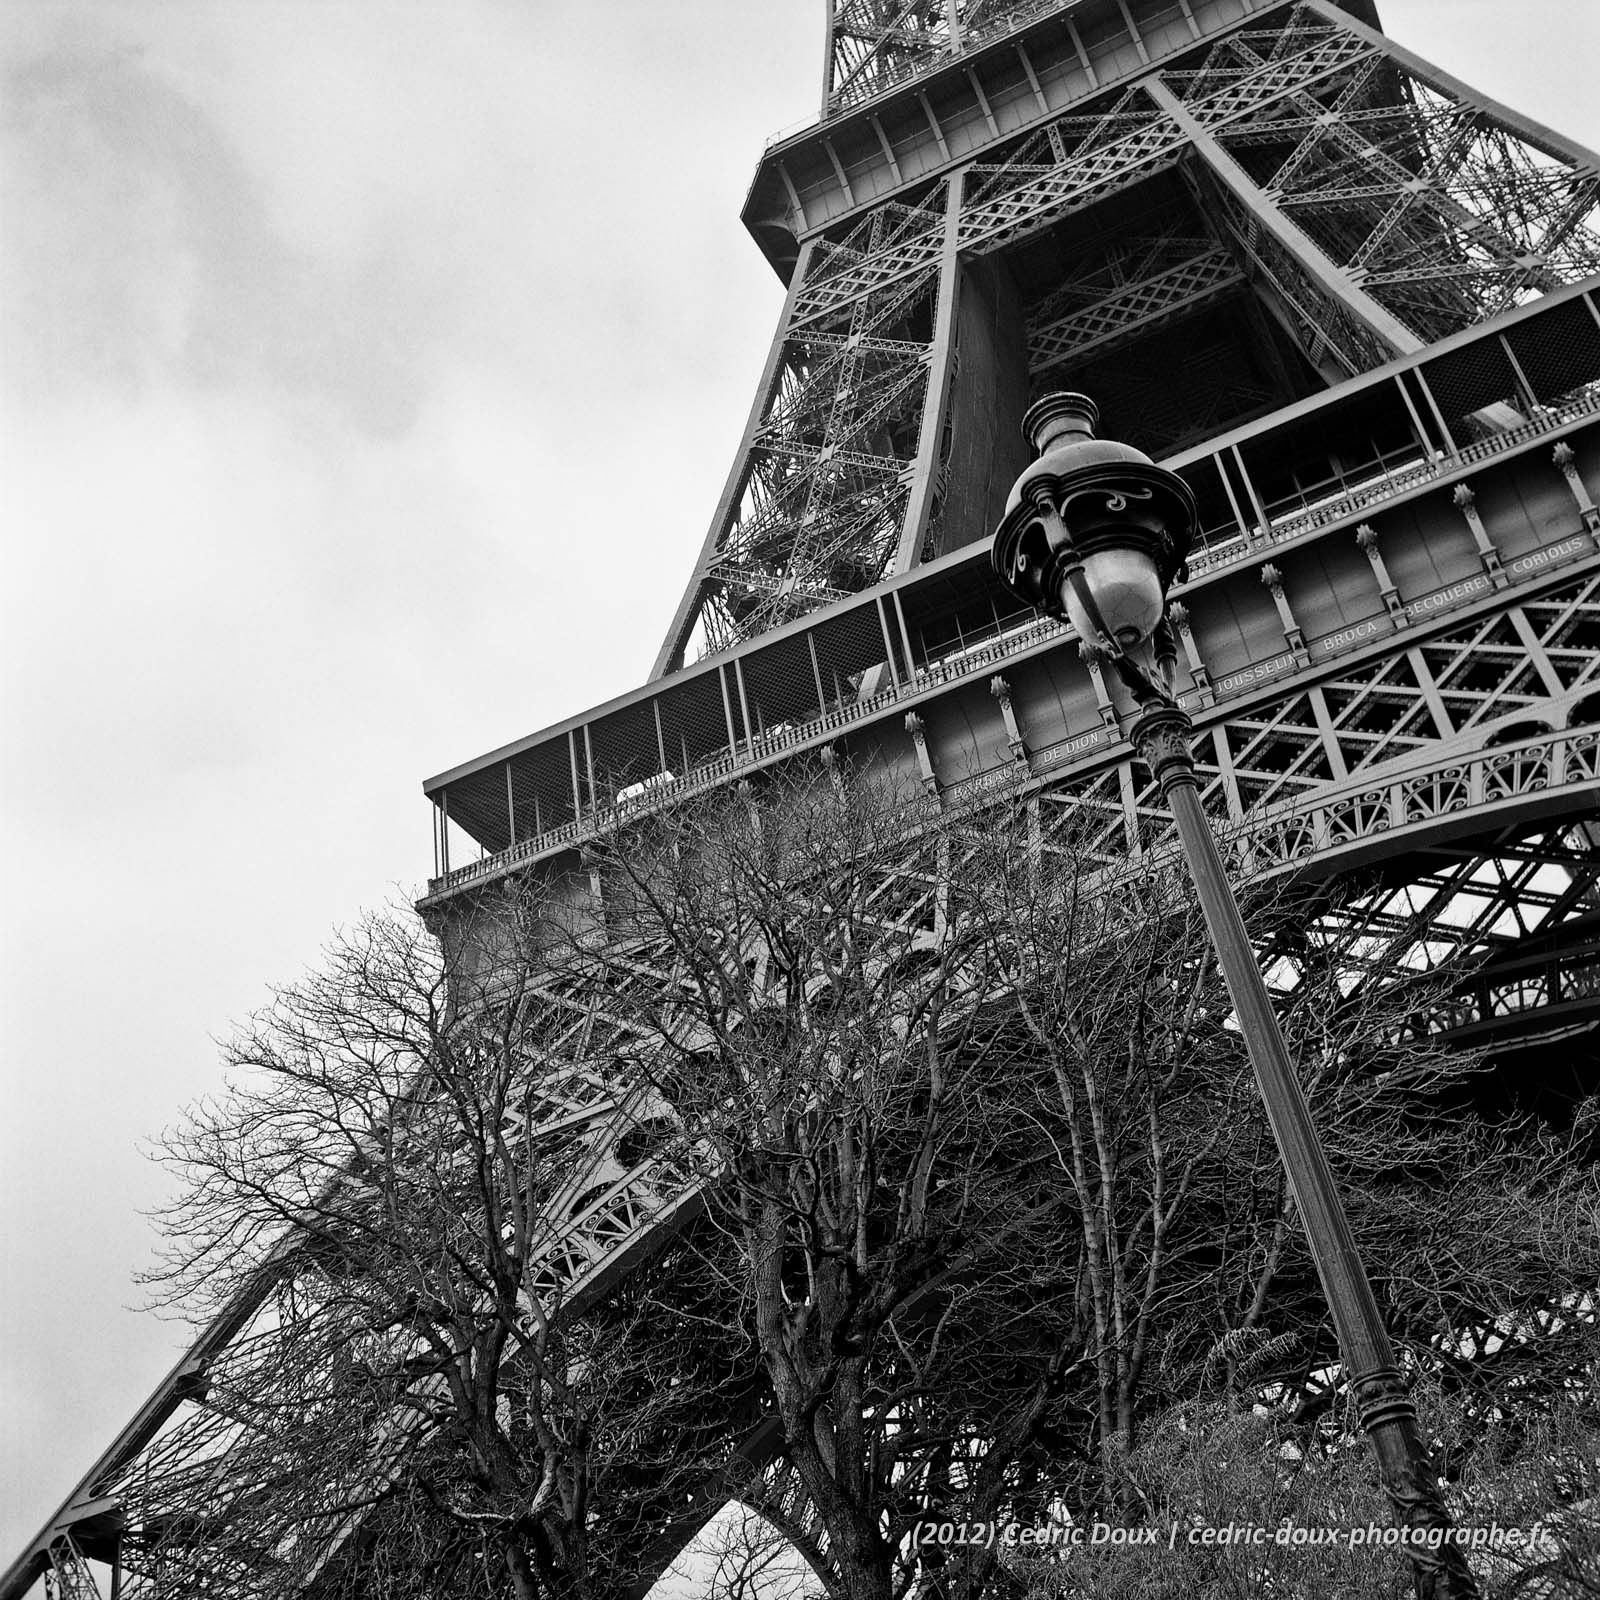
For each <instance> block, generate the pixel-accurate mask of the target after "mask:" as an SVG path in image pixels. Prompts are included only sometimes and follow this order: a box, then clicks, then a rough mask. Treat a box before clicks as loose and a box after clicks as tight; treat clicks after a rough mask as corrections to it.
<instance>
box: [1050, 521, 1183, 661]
mask: <svg viewBox="0 0 1600 1600" xmlns="http://www.w3.org/2000/svg"><path fill="white" fill-rule="evenodd" d="M1082 584H1083V587H1084V588H1085V589H1087V590H1088V592H1089V597H1090V599H1091V600H1092V601H1093V603H1094V608H1095V610H1096V611H1097V612H1098V613H1099V623H1098V625H1097V624H1096V621H1095V619H1094V618H1092V617H1091V616H1090V615H1089V613H1088V610H1087V609H1086V608H1085V606H1084V604H1083V602H1082V600H1081V599H1080V597H1079V593H1078V585H1077V584H1076V583H1074V582H1073V581H1072V580H1071V579H1070V578H1067V579H1063V581H1062V584H1061V601H1062V604H1063V606H1064V607H1065V608H1066V613H1067V620H1068V621H1069V622H1070V623H1071V624H1072V626H1073V628H1074V630H1075V631H1076V632H1077V635H1078V637H1079V638H1080V639H1099V638H1100V637H1101V636H1102V631H1103V632H1104V634H1105V635H1107V636H1109V638H1110V639H1112V640H1114V641H1115V642H1116V643H1117V644H1119V645H1120V646H1121V647H1122V648H1123V649H1124V650H1131V649H1133V648H1134V647H1135V646H1136V645H1139V644H1141V643H1143V642H1144V640H1146V639H1148V638H1149V637H1150V635H1151V634H1152V633H1154V632H1155V630H1156V628H1157V627H1158V626H1159V625H1160V622H1161V616H1162V609H1163V607H1162V583H1161V575H1160V574H1159V573H1158V572H1157V571H1156V564H1155V561H1154V560H1153V559H1152V557H1151V555H1150V552H1149V551H1148V550H1143V549H1136V548H1133V547H1130V546H1126V545H1125V546H1123V547H1121V548H1111V549H1104V550H1095V551H1092V552H1091V553H1090V554H1088V555H1086V556H1085V557H1084V558H1083V577H1082Z"/></svg>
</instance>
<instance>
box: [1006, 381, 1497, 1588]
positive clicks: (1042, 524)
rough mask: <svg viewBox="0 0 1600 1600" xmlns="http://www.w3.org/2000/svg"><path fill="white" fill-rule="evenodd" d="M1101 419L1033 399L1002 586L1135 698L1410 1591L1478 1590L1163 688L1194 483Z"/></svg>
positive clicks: (1141, 736) (1073, 400) (1061, 400)
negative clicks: (1398, 1540) (1072, 637)
mask: <svg viewBox="0 0 1600 1600" xmlns="http://www.w3.org/2000/svg"><path fill="white" fill-rule="evenodd" d="M1098 420H1099V413H1098V410H1097V408H1096V406H1095V404H1094V402H1093V401H1092V400H1090V399H1089V398H1088V397H1087V396H1085V395H1080V394H1066V393H1058V394H1051V395H1046V396H1045V398H1044V399H1042V400H1040V401H1039V402H1038V403H1037V404H1035V405H1034V406H1032V407H1031V408H1030V409H1029V411H1028V413H1027V415H1026V416H1025V417H1024V418H1023V423H1022V427H1023V432H1024V434H1025V435H1026V436H1027V437H1028V439H1029V441H1030V442H1031V443H1032V444H1033V446H1034V448H1035V449H1036V450H1037V451H1038V453H1039V459H1038V460H1036V461H1035V462H1034V463H1033V464H1032V465H1031V466H1029V467H1028V468H1026V469H1025V470H1024V472H1023V473H1022V475H1021V476H1020V477H1019V478H1018V479H1017V481H1016V483H1015V485H1013V487H1012V490H1011V495H1010V498H1009V499H1008V501H1007V504H1006V513H1005V516H1004V518H1003V519H1002V520H1001V523H1000V527H999V530H998V531H997V532H996V534H995V540H994V550H993V561H994V567H995V571H996V572H997V573H998V574H999V576H1000V579H1001V581H1002V582H1003V583H1005V584H1006V586H1007V587H1008V588H1009V589H1010V590H1011V591H1012V593H1013V594H1015V595H1017V596H1018V597H1019V598H1021V599H1023V600H1025V601H1026V602H1027V603H1028V604H1030V605H1032V606H1035V607H1037V608H1038V609H1040V610H1042V611H1045V612H1048V613H1049V614H1050V615H1052V616H1057V617H1062V616H1064V617H1065V618H1066V619H1067V620H1068V621H1070V622H1071V624H1072V625H1073V627H1074V628H1075V629H1076V630H1077V632H1078V635H1079V637H1080V638H1082V639H1083V640H1084V641H1085V642H1087V643H1088V644H1089V645H1090V646H1091V648H1096V649H1098V650H1100V651H1101V652H1102V653H1103V654H1104V655H1105V656H1106V657H1107V658H1108V659H1109V660H1110V662H1111V664H1112V665H1113V666H1114V667H1115V669H1116V671H1117V673H1118V675H1119V676H1120V677H1121V678H1122V681H1123V682H1124V683H1125V684H1126V685H1127V686H1128V689H1129V690H1130V692H1131V693H1132V695H1133V697H1134V699H1135V701H1136V702H1137V703H1138V706H1139V711H1138V715H1137V716H1136V717H1135V718H1134V721H1133V725H1132V728H1131V729H1130V738H1131V739H1132V742H1133V745H1134V748H1135V749H1136V750H1137V751H1138V752H1139V754H1140V756H1141V757H1142V758H1143V759H1144V760H1145V761H1146V762H1147V763H1148V765H1149V767H1150V769H1151V771H1152V773H1153V774H1154V776H1155V779H1156V781H1157V783H1158V784H1159V785H1160V788H1161V793H1162V795H1163V797H1164V798H1165V800H1166V802H1167V804H1168V805H1169V806H1170V807H1171V809H1172V814H1173V817H1174V819H1175V820H1176V822H1177V825H1178V836H1179V839H1180V840H1181V842H1182V845H1183V851H1184V855H1185V857H1186V858H1187V861H1188V864H1189V870H1190V873H1191V874H1192V875H1193V878H1194V883H1195V889H1196V891H1197V892H1198V894H1199V898H1200V905H1201V910H1202V911H1203V913H1204V915H1205V919H1206V926H1207V927H1208V928H1209V929H1210V932H1211V939H1212V942H1213V944H1214V945H1215V946H1216V951H1217V959H1218V963H1219V964H1220V966H1221V968H1222V973H1223V977H1224V978H1225V979H1226V981H1227V985H1228V994H1229V996H1230V998H1231V999H1232V1001H1233V1006H1234V1012H1235V1014H1236V1016H1237V1017H1238V1021H1239V1029H1240V1032H1241V1033H1242V1035H1243V1037H1244V1042H1245V1047H1246V1049H1247V1050H1248V1052H1249V1055H1250V1061H1251V1065H1252V1066H1253V1067H1254V1068H1255V1073H1256V1081H1257V1083H1258V1084H1259V1085H1260V1089H1261V1098H1262V1100H1263V1101H1264V1102H1265V1103H1266V1108H1267V1119H1268V1121H1269V1122H1270V1124H1271V1126H1272V1132H1273V1137H1274V1138H1275V1139H1276V1140H1277V1144H1278V1154H1279V1157H1280V1158H1281V1160H1282V1162H1283V1167H1284V1172H1285V1174H1286V1176H1287V1178H1288V1182H1289V1188H1290V1192H1291V1193H1292V1194H1293V1196H1294V1201H1295V1206H1296V1208H1297V1209H1298V1211H1299V1213H1300V1219H1301V1223H1302V1225H1303V1226H1304V1228H1305V1232H1306V1238H1307V1241H1308V1243H1309V1245H1310V1248H1311V1255H1312V1259H1313V1260H1314V1261H1315V1263H1316V1267H1317V1274H1318V1276H1319V1277H1320V1278H1321V1280H1322V1289H1323V1293H1324V1295H1325V1296H1326V1297H1327V1301H1328V1309H1329V1311H1330V1312H1331V1313H1332V1315H1333V1325H1334V1329H1335V1331H1336V1333H1337V1334H1338V1339H1339V1353H1340V1357H1341V1359H1342V1361H1343V1364H1344V1370H1345V1376H1346V1379H1347V1380H1348V1382H1349V1385H1350V1388H1351V1391H1352V1393H1353V1394H1354V1395H1355V1397H1356V1404H1357V1407H1358V1413H1359V1416H1360V1419H1361V1426H1362V1427H1363V1428H1364V1429H1365V1431H1366V1433H1367V1435H1368V1437H1369V1438H1370V1439H1371V1441H1372V1445H1373V1449H1374V1451H1375V1453H1376V1455H1377V1459H1378V1472H1379V1476H1380V1477H1381V1479H1382V1482H1383V1487H1384V1490H1385V1492H1386V1493H1387V1494H1388V1496H1389V1499H1390V1501H1391V1502H1392V1503H1393V1506H1394V1514H1395V1520H1396V1522H1397V1523H1398V1524H1399V1527H1400V1528H1401V1530H1403V1531H1402V1535H1401V1537H1402V1540H1403V1541H1404V1547H1405V1550H1406V1553H1407V1554H1408V1555H1409V1557H1410V1559H1411V1561H1412V1566H1413V1574H1414V1577H1415V1581H1416V1593H1417V1595H1418V1596H1419V1600H1474V1597H1476V1595H1477V1588H1476V1586H1475V1584H1474V1582H1473V1579H1472V1574H1471V1572H1470V1570H1469V1569H1468V1567H1467V1563H1466V1558H1465V1556H1464V1555H1463V1553H1462V1551H1461V1549H1460V1547H1459V1546H1458V1545H1455V1544H1453V1543H1450V1542H1448V1535H1449V1529H1450V1521H1449V1517H1448V1515H1447V1513H1446V1512H1445V1509H1444V1504H1443V1501H1442V1500H1441V1499H1440V1497H1439V1493H1438V1489H1437V1486H1436V1482H1435V1476H1434V1473H1433V1470H1432V1467H1431V1464H1430V1462H1429V1459H1428V1452H1427V1450H1426V1448H1425V1446H1424V1445H1423V1442H1422V1436H1421V1432H1420V1430H1419V1428H1418V1425H1417V1414H1416V1409H1415V1407H1414V1406H1413V1405H1412V1403H1411V1400H1410V1397H1409V1396H1408V1394H1407V1393H1406V1390H1405V1386H1404V1384H1403V1383H1402V1381H1401V1377H1400V1372H1399V1369H1398V1368H1397V1366H1396V1365H1395V1356H1394V1349H1393V1347H1392V1346H1391V1344H1390V1342H1389V1335H1388V1332H1387V1330H1386V1329H1385V1328H1384V1325H1383V1318H1382V1316H1381V1315H1380V1313H1379V1310H1378V1303H1377V1300H1376V1299H1375V1298H1374V1296H1373V1293H1372V1285H1371V1284H1370V1283H1369V1282H1368V1281H1367V1275H1366V1272H1365V1270H1364V1269H1363V1267H1362V1265H1361V1260H1360V1257H1359V1256H1358V1255H1357V1253H1356V1243H1355V1238H1354V1236H1353V1235H1352V1233H1351V1231H1350V1223H1349V1219H1348V1218H1347V1217H1346V1216H1345V1212H1344V1207H1343V1205H1342V1204H1341V1203H1340V1200H1339V1195H1338V1191H1337V1189H1336V1188H1335V1185H1334V1180H1333V1174H1332V1172H1331V1171H1330V1170H1329V1167H1328V1161H1327V1157H1326V1155H1325V1154H1324V1153H1323V1149H1322V1145H1321V1142H1320V1141H1319V1140H1318V1138H1317V1133H1316V1128H1315V1127H1314V1126H1313V1124H1312V1121H1311V1113H1310V1109H1309V1107H1308V1106H1307V1105H1306V1101H1305V1096H1304V1095H1303V1094H1302V1093H1301V1090H1300V1084H1299V1081H1298V1079H1297V1078H1296V1077H1295V1073H1294V1069H1293V1067H1292V1066H1291V1065H1290V1062H1289V1052H1288V1048H1287V1046H1286V1045H1285V1044H1284V1039H1283V1033H1282V1031H1281V1030H1280V1028H1279V1027H1278V1019H1277V1017H1276V1015H1275V1014H1274V1012H1273V1009H1272V1001H1271V999H1270V997H1269V996H1268V994H1267V986H1266V983H1265V981H1264V980H1263V978H1262V976H1261V970H1260V968H1259V967H1258V965H1257V964H1256V958H1255V952H1254V951H1253V950H1252V948H1251V946H1250V942H1249V939H1248V936H1247V935H1246V933H1245V928H1244V922H1243V919H1242V918H1241V917H1240V915H1239V905H1238V902H1237V900H1236V899H1235V898H1234V894H1233V890H1232V887H1231V886H1230V885H1229V883H1228V879H1227V875H1226V873H1225V872H1224V871H1223V866H1222V858H1221V856H1220V855H1219V853H1218V851H1217V843H1216V839H1215V838H1214V837H1213V835H1212V832H1211V828H1210V825H1209V824H1208V822H1207V821H1206V816H1205V812H1204V810H1203V809H1202V807H1201V804H1200V786H1199V782H1198V779H1197V777H1196V774H1195V765H1194V757H1193V756H1192V755H1191V754H1190V750H1189V740H1190V737H1191V736H1192V734H1193V731H1194V728H1193V724H1192V723H1191V722H1190V720H1189V718H1188V715H1187V714H1186V713H1185V712H1184V710H1183V709H1182V707H1181V706H1180V705H1179V704H1178V701H1177V699H1176V697H1175V695H1174V694H1173V688H1172V685H1173V675H1174V671H1175V669H1176V665H1177V649H1176V645H1175V642H1174V639H1173V634H1172V628H1171V625H1170V623H1169V622H1168V621H1167V617H1166V602H1167V590H1168V589H1169V588H1170V586H1171V584H1172V582H1173V580H1174V579H1175V578H1176V577H1178V576H1179V574H1180V573H1181V572H1183V570H1184V560H1185V558H1186V556H1187V555H1188V552H1189V545H1190V542H1191V540H1192V539H1193V536H1194V521H1195V501H1194V494H1193V492H1192V491H1191V490H1190V488H1189V486H1188V485H1187V484H1186V483H1185V482H1184V481H1183V479H1182V478H1180V477H1179V476H1178V475H1177V474H1176V473H1174V472H1169V471H1167V470H1166V469H1165V468H1162V467H1158V466H1156V465H1155V464H1154V463H1153V462H1152V461H1151V460H1150V458H1149V457H1148V456H1147V455H1145V454H1144V453H1143V452H1142V451H1139V450H1135V449H1134V448H1133V447H1132V446H1130V445H1125V444H1119V443H1116V442H1115V441H1112V440H1109V439H1097V438H1095V437H1094V428H1095V424H1096V422H1097V421H1098ZM1141 657H1142V658H1143V659H1142V660H1141V659H1140V658H1141Z"/></svg>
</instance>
